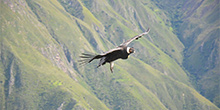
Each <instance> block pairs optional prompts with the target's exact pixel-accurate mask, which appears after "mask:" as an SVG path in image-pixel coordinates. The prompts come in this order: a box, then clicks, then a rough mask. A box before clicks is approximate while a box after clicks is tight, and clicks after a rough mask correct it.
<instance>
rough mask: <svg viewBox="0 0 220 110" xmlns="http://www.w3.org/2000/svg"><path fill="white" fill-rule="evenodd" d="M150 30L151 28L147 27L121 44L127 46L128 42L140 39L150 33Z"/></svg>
mask: <svg viewBox="0 0 220 110" xmlns="http://www.w3.org/2000/svg"><path fill="white" fill-rule="evenodd" d="M149 31H150V28H148V29H147V31H146V32H144V33H141V34H140V35H137V36H134V37H132V38H131V39H129V40H127V41H126V42H124V43H122V44H121V45H120V46H127V45H128V44H130V43H131V42H132V41H133V40H138V39H139V38H141V36H143V35H146V34H148V33H149Z"/></svg>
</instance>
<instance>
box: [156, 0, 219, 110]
mask: <svg viewBox="0 0 220 110" xmlns="http://www.w3.org/2000/svg"><path fill="white" fill-rule="evenodd" d="M170 3H173V4H172V5H171V4H170ZM157 4H158V6H159V7H160V8H161V9H164V10H166V11H167V12H169V14H170V17H171V18H172V23H173V27H174V28H175V32H176V33H177V35H178V37H179V38H180V39H181V41H182V42H183V44H184V45H185V47H186V49H185V51H184V57H185V58H184V61H183V65H184V67H185V68H186V69H187V70H188V71H189V72H190V74H192V76H191V77H192V80H194V81H195V87H196V88H197V89H198V91H200V92H201V94H202V95H204V96H205V97H207V98H208V99H210V100H211V101H212V102H214V103H215V104H216V105H218V106H219V107H220V103H219V100H220V99H219V98H220V97H219V93H220V87H219V80H220V79H219V75H220V70H219V68H220V63H219V61H220V57H219V56H220V44H219V40H220V38H219V36H220V34H219V32H220V31H219V30H220V22H219V20H220V4H219V1H218V0H211V1H210V0H198V1H193V0H190V1H181V2H174V1H172V0H170V1H164V0H160V2H157ZM173 15H175V16H173Z"/></svg>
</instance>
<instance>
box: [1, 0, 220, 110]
mask: <svg viewBox="0 0 220 110" xmlns="http://www.w3.org/2000/svg"><path fill="white" fill-rule="evenodd" d="M0 5H1V7H0V9H1V15H0V19H1V20H0V26H1V33H0V36H1V37H0V42H1V46H0V55H1V57H0V58H1V62H0V76H1V77H0V90H1V93H0V94H1V95H0V98H1V102H0V108H1V109H7V110H13V109H21V110H23V109H66V110H69V109H77V110H78V109H80V110H81V109H94V110H107V109H114V110H117V109H123V110H127V109H152V110H155V109H160V110H166V109H172V110H176V109H187V110H194V109H213V110H217V109H218V108H217V107H216V106H215V105H214V104H213V103H212V102H210V101H209V100H207V99H206V98H204V97H203V96H202V95H200V94H199V93H198V92H197V91H195V90H194V89H193V86H192V85H191V83H190V80H189V77H188V75H187V72H186V71H185V70H184V69H183V68H182V65H181V64H182V62H183V55H182V51H183V50H184V45H183V44H182V43H181V41H180V40H179V39H178V38H177V36H176V35H175V34H174V33H173V32H172V30H173V29H172V25H171V22H170V21H169V17H168V16H166V14H165V13H164V11H162V10H160V9H159V8H158V7H157V6H156V5H154V3H153V2H151V1H147V0H142V1H132V0H131V1H124V0H120V1H117V2H116V1H114V0H108V1H107V0H97V1H93V0H89V1H88V0H58V1H55V0H48V1H44V0H28V1H22V0H18V1H17V0H14V1H7V0H1V4H0ZM2 10H3V11H2ZM148 27H150V28H151V31H150V34H149V36H144V37H142V38H141V39H140V40H138V41H134V42H133V43H132V44H131V46H133V47H134V48H135V49H136V53H135V54H134V55H131V56H130V58H129V59H128V60H126V61H123V60H118V61H116V62H115V63H116V64H115V68H114V73H113V74H112V73H111V72H110V71H109V65H108V64H107V65H104V66H102V67H100V68H96V65H97V63H98V62H97V61H94V62H92V63H91V64H89V65H86V66H83V67H80V66H79V65H78V62H77V61H78V60H79V55H80V54H81V53H82V52H92V53H101V52H104V51H107V50H108V49H110V48H114V47H115V46H116V45H119V44H120V43H122V42H123V40H124V39H125V40H126V39H129V38H131V37H133V36H135V35H137V34H139V33H141V32H143V31H145V30H146V29H147V28H148Z"/></svg>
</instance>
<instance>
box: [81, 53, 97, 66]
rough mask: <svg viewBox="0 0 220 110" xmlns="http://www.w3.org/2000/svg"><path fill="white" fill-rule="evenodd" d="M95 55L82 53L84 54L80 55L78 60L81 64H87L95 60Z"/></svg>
mask: <svg viewBox="0 0 220 110" xmlns="http://www.w3.org/2000/svg"><path fill="white" fill-rule="evenodd" d="M95 56H96V55H95V54H87V53H82V55H80V56H79V57H80V58H81V59H80V60H78V62H79V65H86V64H87V63H90V62H91V61H92V60H94V58H95Z"/></svg>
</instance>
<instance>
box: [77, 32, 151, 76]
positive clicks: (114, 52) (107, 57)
mask: <svg viewBox="0 0 220 110" xmlns="http://www.w3.org/2000/svg"><path fill="white" fill-rule="evenodd" d="M149 31H150V28H148V30H147V31H146V32H144V33H142V34H140V35H137V36H134V37H133V38H131V39H129V40H127V41H126V42H124V43H122V44H120V45H119V46H118V47H116V48H114V49H111V50H109V51H107V52H105V53H103V54H99V55H92V54H86V53H82V55H81V56H80V57H81V58H82V60H79V62H80V64H87V63H90V62H91V61H93V60H94V59H100V61H99V65H98V66H97V68H98V67H99V66H101V65H104V64H106V63H110V70H111V72H113V66H114V63H113V62H114V61H115V60H117V59H127V58H128V56H129V55H130V54H132V53H134V48H133V47H128V44H130V43H131V42H132V41H134V40H138V39H139V38H141V37H142V36H143V35H146V34H148V33H149Z"/></svg>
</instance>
